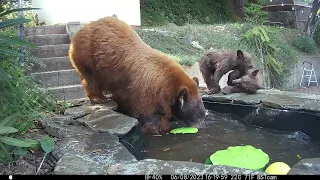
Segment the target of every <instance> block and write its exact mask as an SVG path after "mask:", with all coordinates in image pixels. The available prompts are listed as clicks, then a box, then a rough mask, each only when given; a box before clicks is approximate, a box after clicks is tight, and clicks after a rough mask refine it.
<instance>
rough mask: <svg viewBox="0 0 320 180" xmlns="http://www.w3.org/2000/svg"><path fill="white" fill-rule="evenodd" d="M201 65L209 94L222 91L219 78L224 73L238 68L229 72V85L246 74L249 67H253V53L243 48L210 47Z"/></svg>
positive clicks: (200, 62) (200, 61)
mask: <svg viewBox="0 0 320 180" xmlns="http://www.w3.org/2000/svg"><path fill="white" fill-rule="evenodd" d="M199 66H200V71H201V73H202V77H203V79H204V81H205V83H206V84H207V88H208V90H209V91H208V94H215V93H219V92H220V91H221V89H220V86H219V80H220V79H221V77H222V76H223V75H224V74H226V73H227V72H229V71H230V70H236V71H233V72H231V73H230V74H229V78H228V79H229V80H228V81H229V82H228V85H231V84H232V80H235V79H238V78H240V77H242V76H244V75H245V74H246V72H247V70H248V69H252V68H253V62H252V57H251V55H250V54H249V53H246V52H242V51H241V50H238V51H232V50H220V49H209V50H208V51H207V52H206V53H205V54H204V56H203V57H202V58H201V59H200V60H199Z"/></svg>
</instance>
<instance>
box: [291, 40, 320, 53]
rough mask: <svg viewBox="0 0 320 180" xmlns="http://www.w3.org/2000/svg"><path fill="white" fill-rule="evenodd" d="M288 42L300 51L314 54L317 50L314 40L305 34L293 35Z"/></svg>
mask: <svg viewBox="0 0 320 180" xmlns="http://www.w3.org/2000/svg"><path fill="white" fill-rule="evenodd" d="M290 44H291V45H292V46H293V47H295V48H297V49H298V50H299V51H301V52H305V53H307V54H316V53H317V52H318V49H317V45H316V43H315V42H314V40H313V39H312V38H311V37H310V36H307V35H298V36H295V37H294V38H293V39H292V40H291V42H290Z"/></svg>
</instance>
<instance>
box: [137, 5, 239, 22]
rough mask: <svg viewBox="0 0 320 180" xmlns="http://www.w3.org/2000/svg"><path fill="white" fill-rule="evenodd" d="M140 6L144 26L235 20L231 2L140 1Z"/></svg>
mask: <svg viewBox="0 0 320 180" xmlns="http://www.w3.org/2000/svg"><path fill="white" fill-rule="evenodd" d="M140 4H141V20H142V24H143V25H145V26H160V25H165V24H168V23H174V24H177V25H179V26H181V25H185V24H189V23H201V24H213V23H221V22H227V21H232V20H233V19H234V18H235V17H234V13H233V5H232V1H231V0H214V1H207V0H141V1H140Z"/></svg>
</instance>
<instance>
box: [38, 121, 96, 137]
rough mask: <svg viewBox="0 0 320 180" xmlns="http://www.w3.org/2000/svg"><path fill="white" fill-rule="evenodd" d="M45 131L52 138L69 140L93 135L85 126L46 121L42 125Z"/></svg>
mask: <svg viewBox="0 0 320 180" xmlns="http://www.w3.org/2000/svg"><path fill="white" fill-rule="evenodd" d="M42 125H43V126H44V127H45V129H44V130H45V131H46V132H47V133H48V134H50V135H51V136H54V137H57V138H69V137H73V136H78V135H82V134H92V132H91V131H90V130H89V129H87V128H85V127H83V126H72V125H66V124H64V122H63V121H46V122H45V123H42Z"/></svg>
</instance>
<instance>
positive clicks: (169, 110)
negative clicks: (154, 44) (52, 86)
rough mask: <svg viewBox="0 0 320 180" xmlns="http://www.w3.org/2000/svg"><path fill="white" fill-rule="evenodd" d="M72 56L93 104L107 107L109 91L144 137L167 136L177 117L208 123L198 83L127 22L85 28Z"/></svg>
mask: <svg viewBox="0 0 320 180" xmlns="http://www.w3.org/2000/svg"><path fill="white" fill-rule="evenodd" d="M69 56H70V61H71V62H72V65H73V67H74V68H75V69H76V71H77V72H78V74H79V76H80V79H81V83H82V85H83V87H84V90H85V92H86V94H87V96H88V97H89V99H90V101H91V102H92V103H103V102H105V101H107V97H105V96H104V95H103V92H105V91H108V92H110V93H111V94H112V98H113V100H114V101H115V102H117V104H118V110H119V111H120V112H122V113H124V114H127V115H128V116H131V117H134V118H137V119H138V120H140V121H141V124H142V127H143V130H144V132H145V133H152V134H159V133H161V134H163V133H166V132H168V131H169V129H170V127H169V121H170V120H173V119H177V118H178V119H180V120H182V121H184V122H185V123H186V124H187V125H189V126H194V127H202V126H203V125H204V117H205V108H204V104H203V102H202V99H201V97H200V94H199V92H198V82H197V79H194V80H193V79H192V78H190V77H189V76H188V75H187V74H186V73H185V72H184V70H183V69H182V67H181V65H180V64H178V63H177V62H175V61H174V60H171V59H170V58H169V56H167V55H166V54H164V53H162V52H160V51H158V50H155V49H152V48H151V47H149V46H148V45H147V44H145V43H144V42H143V41H142V40H141V39H140V37H139V36H138V34H137V33H136V32H135V31H134V30H133V29H132V27H131V26H129V25H128V24H126V23H125V22H123V21H121V20H119V19H117V18H115V17H105V18H101V19H99V20H97V21H94V22H91V23H90V24H88V25H86V26H84V27H83V28H82V29H80V30H79V31H78V32H77V33H76V34H75V35H74V37H73V38H72V40H71V45H70V50H69Z"/></svg>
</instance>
